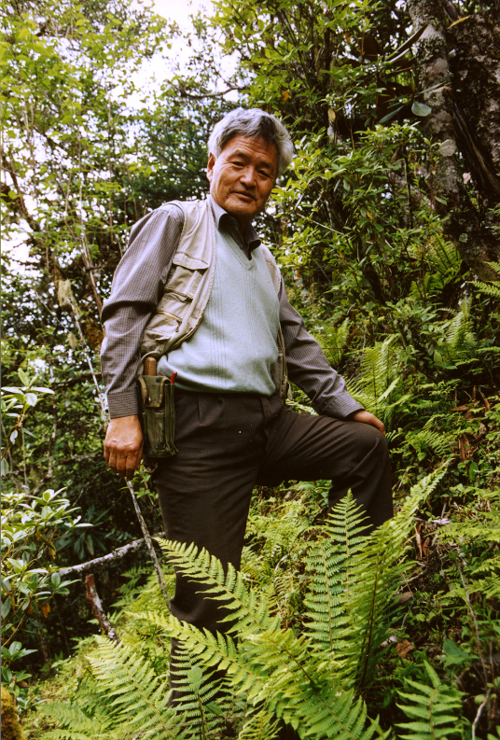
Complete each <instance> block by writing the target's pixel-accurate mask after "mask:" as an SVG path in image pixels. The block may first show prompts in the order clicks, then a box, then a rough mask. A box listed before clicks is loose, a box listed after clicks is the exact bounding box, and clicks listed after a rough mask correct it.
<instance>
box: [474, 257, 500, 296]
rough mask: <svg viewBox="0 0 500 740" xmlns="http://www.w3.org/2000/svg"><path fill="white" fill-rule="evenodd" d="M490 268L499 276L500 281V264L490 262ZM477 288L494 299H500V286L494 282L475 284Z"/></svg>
mask: <svg viewBox="0 0 500 740" xmlns="http://www.w3.org/2000/svg"><path fill="white" fill-rule="evenodd" d="M488 264H489V266H490V267H492V268H493V270H494V271H495V272H496V273H497V274H498V280H500V262H488ZM475 285H476V287H477V288H479V290H480V291H481V293H485V294H486V295H490V296H492V298H500V285H498V284H496V283H494V282H493V281H492V282H488V283H483V282H481V281H478V282H477V283H475Z"/></svg>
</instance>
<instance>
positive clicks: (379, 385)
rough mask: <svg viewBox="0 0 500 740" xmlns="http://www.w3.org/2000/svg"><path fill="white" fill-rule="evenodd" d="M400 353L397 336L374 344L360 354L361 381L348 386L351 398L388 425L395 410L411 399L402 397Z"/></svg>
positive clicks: (407, 396)
mask: <svg viewBox="0 0 500 740" xmlns="http://www.w3.org/2000/svg"><path fill="white" fill-rule="evenodd" d="M400 352H401V348H400V347H399V346H398V345H397V335H396V334H391V335H389V336H388V337H387V339H385V340H384V341H383V342H377V343H376V344H375V346H374V347H370V348H368V349H366V350H365V351H364V353H363V357H362V359H361V375H360V377H359V378H358V379H357V380H356V382H354V383H350V382H348V383H347V387H348V390H349V392H350V393H351V395H353V396H354V398H355V399H356V400H357V401H359V402H360V403H361V404H363V406H365V407H366V408H367V409H370V411H372V412H373V413H374V414H375V415H376V416H378V417H380V418H381V419H383V420H384V421H389V420H390V419H391V418H392V415H393V413H394V410H395V409H396V408H397V407H398V406H401V405H402V404H404V403H405V402H406V401H407V400H408V399H409V398H410V395H409V394H404V393H402V386H403V377H402V375H401V372H400V370H399V366H400V362H399V355H400Z"/></svg>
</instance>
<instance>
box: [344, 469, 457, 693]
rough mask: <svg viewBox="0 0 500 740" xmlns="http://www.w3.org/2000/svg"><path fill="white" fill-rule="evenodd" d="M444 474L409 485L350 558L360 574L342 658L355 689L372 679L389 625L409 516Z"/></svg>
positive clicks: (400, 572) (440, 470) (412, 517)
mask: <svg viewBox="0 0 500 740" xmlns="http://www.w3.org/2000/svg"><path fill="white" fill-rule="evenodd" d="M445 471H446V467H442V468H440V469H438V470H437V471H434V472H433V473H431V474H430V475H428V476H426V477H425V478H423V479H422V480H421V481H419V482H418V483H417V484H416V485H415V486H413V487H412V489H411V491H410V495H409V496H408V498H407V500H406V501H405V503H404V505H403V507H402V508H401V510H400V511H399V512H398V513H397V514H396V516H395V517H393V518H392V519H389V520H388V521H387V522H385V523H384V524H383V525H382V526H380V527H379V528H378V529H376V530H375V531H374V532H373V533H372V534H371V535H370V536H369V537H368V538H367V541H366V545H365V547H364V548H363V549H362V551H361V552H360V553H359V555H357V556H356V557H357V558H358V559H359V563H358V565H357V567H360V568H362V569H363V571H364V573H363V577H362V578H360V579H358V580H355V581H354V583H353V593H352V597H351V605H350V610H351V614H352V616H353V627H352V628H351V637H350V640H349V642H348V646H347V650H346V655H345V658H346V662H347V665H348V666H349V669H350V671H351V675H352V678H353V679H354V680H355V683H356V685H357V686H358V687H359V688H360V689H362V688H363V687H364V686H366V685H369V684H370V683H371V681H372V680H373V678H374V675H375V665H376V661H377V657H378V651H379V646H380V644H381V643H382V642H383V641H384V640H385V638H386V636H387V635H386V632H387V629H388V627H389V625H390V624H391V621H392V616H393V612H394V609H395V604H394V595H395V593H396V591H397V589H398V587H399V584H400V581H401V577H402V574H403V572H404V570H405V569H406V567H408V566H406V565H405V564H404V563H402V562H401V560H402V556H403V554H404V552H405V551H406V549H407V547H408V539H409V534H410V532H411V529H412V527H413V519H414V516H415V514H416V512H417V510H418V508H419V506H420V505H421V504H422V502H423V501H425V499H426V498H427V497H428V496H429V494H430V493H431V492H432V491H433V490H434V488H435V487H436V485H437V484H438V482H439V480H440V479H441V478H442V477H443V475H444V473H445Z"/></svg>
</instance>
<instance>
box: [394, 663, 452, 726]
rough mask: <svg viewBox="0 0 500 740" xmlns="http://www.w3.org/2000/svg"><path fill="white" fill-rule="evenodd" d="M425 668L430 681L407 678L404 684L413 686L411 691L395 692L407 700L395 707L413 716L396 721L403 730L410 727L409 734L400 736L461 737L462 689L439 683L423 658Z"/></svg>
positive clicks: (435, 674) (408, 715)
mask: <svg viewBox="0 0 500 740" xmlns="http://www.w3.org/2000/svg"><path fill="white" fill-rule="evenodd" d="M424 668H425V670H426V672H427V675H428V676H429V683H430V685H429V684H423V683H419V682H417V681H412V680H410V679H406V684H407V685H408V686H409V687H410V688H411V689H413V691H412V693H411V694H408V693H405V692H403V691H400V692H398V693H399V696H400V697H401V698H403V699H406V703H404V704H398V707H399V708H400V709H402V710H403V711H404V713H405V714H406V716H407V717H408V718H409V719H410V720H412V721H411V722H405V723H401V724H400V725H399V727H400V728H401V729H402V730H410V733H409V734H406V735H400V736H399V737H400V738H401V740H436V739H437V738H446V739H448V738H453V737H462V736H463V732H462V722H461V719H460V715H461V711H462V701H461V697H462V696H463V695H464V694H463V692H461V691H458V689H456V688H455V687H454V686H450V685H447V684H443V683H441V681H440V679H439V676H438V675H437V673H436V671H435V670H434V669H433V668H432V666H430V665H429V663H427V661H425V662H424Z"/></svg>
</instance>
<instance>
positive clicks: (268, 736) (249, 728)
mask: <svg viewBox="0 0 500 740" xmlns="http://www.w3.org/2000/svg"><path fill="white" fill-rule="evenodd" d="M277 736H278V722H277V720H276V718H275V717H273V716H272V715H271V714H270V713H269V712H266V711H264V710H261V711H260V712H257V714H254V715H253V716H252V717H250V719H249V720H248V721H247V722H245V724H244V725H243V727H242V728H241V730H240V731H239V733H238V740H275V738H277Z"/></svg>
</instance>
